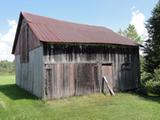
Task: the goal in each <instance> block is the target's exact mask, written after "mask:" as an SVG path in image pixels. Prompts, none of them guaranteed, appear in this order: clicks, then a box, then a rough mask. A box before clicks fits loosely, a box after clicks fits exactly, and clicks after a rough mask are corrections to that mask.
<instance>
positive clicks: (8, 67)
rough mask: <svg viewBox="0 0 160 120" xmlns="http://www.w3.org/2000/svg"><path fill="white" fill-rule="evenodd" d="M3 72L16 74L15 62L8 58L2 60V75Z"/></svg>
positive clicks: (0, 72) (0, 63) (0, 70)
mask: <svg viewBox="0 0 160 120" xmlns="http://www.w3.org/2000/svg"><path fill="white" fill-rule="evenodd" d="M3 74H15V62H14V61H13V62H10V61H7V60H2V61H0V75H3Z"/></svg>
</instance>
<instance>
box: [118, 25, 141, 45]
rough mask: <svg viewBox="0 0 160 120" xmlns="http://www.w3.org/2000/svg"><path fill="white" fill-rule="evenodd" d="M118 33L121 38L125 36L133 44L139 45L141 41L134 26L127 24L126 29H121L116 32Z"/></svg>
mask: <svg viewBox="0 0 160 120" xmlns="http://www.w3.org/2000/svg"><path fill="white" fill-rule="evenodd" d="M118 33H119V34H120V35H122V36H125V37H127V38H129V39H131V40H134V41H135V42H138V43H141V42H142V39H141V37H140V36H139V35H138V33H137V31H136V29H135V26H134V25H131V24H129V25H128V27H127V28H126V29H125V30H124V31H123V30H122V29H120V30H119V31H118Z"/></svg>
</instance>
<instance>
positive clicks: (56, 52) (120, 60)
mask: <svg viewBox="0 0 160 120" xmlns="http://www.w3.org/2000/svg"><path fill="white" fill-rule="evenodd" d="M138 53H139V48H138V47H137V46H134V47H133V46H118V45H93V44H44V57H43V59H44V63H57V64H58V63H64V64H65V63H100V64H104V63H111V64H112V69H113V81H112V83H113V88H114V90H115V91H125V90H130V89H134V88H137V87H138V85H139V54H138ZM81 77H82V76H81ZM100 87H101V86H100Z"/></svg>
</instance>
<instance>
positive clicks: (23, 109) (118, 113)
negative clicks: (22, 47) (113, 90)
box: [0, 76, 160, 120]
mask: <svg viewBox="0 0 160 120" xmlns="http://www.w3.org/2000/svg"><path fill="white" fill-rule="evenodd" d="M14 83H15V79H14V76H0V120H160V97H156V96H152V97H151V96H150V97H142V96H138V95H135V94H129V93H125V94H124V93H119V94H116V96H115V97H111V96H109V95H108V96H105V95H103V94H93V95H88V96H79V97H70V98H66V99H61V100H53V101H46V102H44V101H41V100H38V99H37V98H36V97H34V96H32V95H31V94H29V93H28V92H25V91H24V90H22V89H20V88H18V87H17V86H16V85H15V84H14Z"/></svg>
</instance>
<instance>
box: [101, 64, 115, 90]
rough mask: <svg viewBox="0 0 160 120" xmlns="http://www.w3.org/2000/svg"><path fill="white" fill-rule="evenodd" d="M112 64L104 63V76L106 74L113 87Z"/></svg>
mask: <svg viewBox="0 0 160 120" xmlns="http://www.w3.org/2000/svg"><path fill="white" fill-rule="evenodd" d="M112 72H113V71H112V64H102V77H103V76H105V77H106V78H107V80H108V82H109V84H110V86H111V88H112V89H113V74H112Z"/></svg>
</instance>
